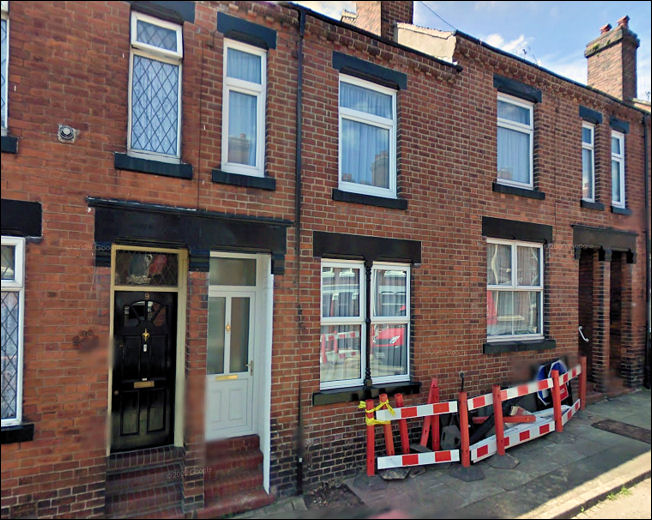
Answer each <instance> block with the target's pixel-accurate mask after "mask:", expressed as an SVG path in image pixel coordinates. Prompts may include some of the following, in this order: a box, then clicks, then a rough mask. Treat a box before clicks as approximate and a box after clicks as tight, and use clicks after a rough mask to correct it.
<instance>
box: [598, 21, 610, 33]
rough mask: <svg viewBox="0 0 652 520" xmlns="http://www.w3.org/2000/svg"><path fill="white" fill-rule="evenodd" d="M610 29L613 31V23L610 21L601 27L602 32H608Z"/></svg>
mask: <svg viewBox="0 0 652 520" xmlns="http://www.w3.org/2000/svg"><path fill="white" fill-rule="evenodd" d="M609 31H611V24H610V23H608V24H607V25H603V26H602V27H600V34H604V33H608V32H609Z"/></svg>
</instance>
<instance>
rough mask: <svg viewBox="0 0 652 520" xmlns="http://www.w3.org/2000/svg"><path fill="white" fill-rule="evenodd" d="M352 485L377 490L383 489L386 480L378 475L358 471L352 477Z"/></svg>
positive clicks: (385, 485)
mask: <svg viewBox="0 0 652 520" xmlns="http://www.w3.org/2000/svg"><path fill="white" fill-rule="evenodd" d="M353 485H354V486H355V487H357V488H358V489H368V490H371V491H378V490H382V489H385V488H386V487H387V482H385V481H384V480H383V479H382V478H380V477H379V476H378V475H374V476H373V477H370V476H368V475H367V474H366V473H360V474H359V475H357V476H356V477H355V478H354V479H353Z"/></svg>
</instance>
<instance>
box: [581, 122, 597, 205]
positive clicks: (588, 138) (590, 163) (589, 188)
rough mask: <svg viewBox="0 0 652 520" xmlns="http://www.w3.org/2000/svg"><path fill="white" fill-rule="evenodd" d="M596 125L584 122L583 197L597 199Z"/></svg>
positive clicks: (589, 200)
mask: <svg viewBox="0 0 652 520" xmlns="http://www.w3.org/2000/svg"><path fill="white" fill-rule="evenodd" d="M594 136H595V126H593V125H592V124H590V123H583V124H582V199H584V200H586V201H588V202H594V201H595V159H594V144H593V143H594V138H595V137H594Z"/></svg>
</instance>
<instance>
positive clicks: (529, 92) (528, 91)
mask: <svg viewBox="0 0 652 520" xmlns="http://www.w3.org/2000/svg"><path fill="white" fill-rule="evenodd" d="M494 88H496V89H498V92H502V93H504V94H510V95H512V96H516V97H520V98H521V99H526V100H527V101H532V102H533V103H541V91H540V90H539V89H538V88H534V87H531V86H530V85H526V84H525V83H521V82H520V81H516V80H515V79H511V78H506V77H505V76H499V75H498V74H494Z"/></svg>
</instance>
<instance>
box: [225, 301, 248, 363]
mask: <svg viewBox="0 0 652 520" xmlns="http://www.w3.org/2000/svg"><path fill="white" fill-rule="evenodd" d="M250 308H251V298H249V297H233V298H231V323H230V325H231V326H230V328H231V334H230V335H231V338H230V339H231V341H230V344H229V350H230V362H229V369H230V371H231V372H246V371H247V367H248V366H249V326H250V323H249V313H250Z"/></svg>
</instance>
